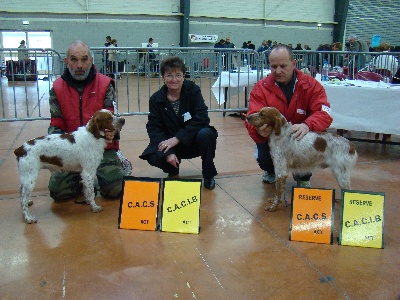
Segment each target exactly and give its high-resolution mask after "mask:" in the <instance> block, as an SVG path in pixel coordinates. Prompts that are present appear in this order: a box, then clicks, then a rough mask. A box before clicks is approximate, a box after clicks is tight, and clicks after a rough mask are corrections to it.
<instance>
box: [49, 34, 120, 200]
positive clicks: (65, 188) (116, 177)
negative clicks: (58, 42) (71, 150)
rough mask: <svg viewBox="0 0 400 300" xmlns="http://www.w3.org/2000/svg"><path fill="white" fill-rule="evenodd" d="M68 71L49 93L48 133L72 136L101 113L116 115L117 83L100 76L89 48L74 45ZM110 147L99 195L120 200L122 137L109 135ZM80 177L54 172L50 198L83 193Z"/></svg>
mask: <svg viewBox="0 0 400 300" xmlns="http://www.w3.org/2000/svg"><path fill="white" fill-rule="evenodd" d="M64 63H65V65H66V68H65V70H64V73H63V75H62V76H61V78H58V79H57V80H55V81H54V83H53V87H52V89H51V90H50V99H49V102H50V114H51V120H50V126H49V130H48V133H49V134H52V133H64V132H68V133H69V132H72V131H75V130H77V129H78V127H80V126H85V125H86V124H87V122H88V121H89V119H90V118H91V117H92V115H93V114H94V113H95V112H96V111H97V110H99V109H103V108H105V109H108V110H110V111H112V112H114V100H115V93H114V86H115V83H114V81H113V80H112V79H111V78H110V77H108V76H105V75H102V74H100V73H97V70H96V68H95V66H94V65H93V57H92V55H91V54H90V49H89V46H88V45H87V44H85V43H84V42H82V41H75V42H73V43H72V44H71V45H70V46H69V47H68V51H67V56H66V57H65V58H64ZM106 137H107V143H108V145H107V147H106V150H105V151H104V155H103V160H102V161H101V163H100V166H99V167H98V169H97V174H96V175H97V179H98V185H99V187H100V194H101V195H102V196H103V197H107V198H118V197H119V196H120V193H121V191H122V180H123V176H124V173H123V169H122V167H121V164H120V160H119V159H118V156H117V150H119V140H118V139H119V137H114V135H113V134H112V133H109V132H107V133H106ZM80 180H81V178H80V173H76V172H54V173H52V174H51V177H50V182H49V190H50V196H51V197H52V198H53V199H54V200H56V201H59V200H63V199H67V198H71V197H76V196H77V195H78V193H79V192H80V191H81V189H82V186H81V184H80Z"/></svg>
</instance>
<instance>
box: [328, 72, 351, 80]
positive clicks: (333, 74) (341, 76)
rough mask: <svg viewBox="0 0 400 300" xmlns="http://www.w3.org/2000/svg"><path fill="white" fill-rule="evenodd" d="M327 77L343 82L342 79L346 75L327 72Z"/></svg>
mask: <svg viewBox="0 0 400 300" xmlns="http://www.w3.org/2000/svg"><path fill="white" fill-rule="evenodd" d="M328 76H329V77H336V78H338V79H340V80H344V79H346V78H347V77H346V75H345V74H344V73H342V72H328Z"/></svg>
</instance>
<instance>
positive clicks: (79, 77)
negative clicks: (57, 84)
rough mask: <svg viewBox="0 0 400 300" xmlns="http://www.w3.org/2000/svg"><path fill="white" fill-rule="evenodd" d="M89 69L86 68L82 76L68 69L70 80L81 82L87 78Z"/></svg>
mask: <svg viewBox="0 0 400 300" xmlns="http://www.w3.org/2000/svg"><path fill="white" fill-rule="evenodd" d="M90 69H91V68H88V69H87V70H86V71H85V73H84V74H83V75H76V74H75V72H74V71H73V70H72V69H71V68H70V67H68V70H69V73H70V74H71V76H72V78H73V79H75V80H79V81H83V80H85V79H86V78H87V77H88V75H89V73H90Z"/></svg>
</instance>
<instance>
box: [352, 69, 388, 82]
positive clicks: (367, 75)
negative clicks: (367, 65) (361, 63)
mask: <svg viewBox="0 0 400 300" xmlns="http://www.w3.org/2000/svg"><path fill="white" fill-rule="evenodd" d="M354 79H357V80H364V81H375V82H379V81H383V76H382V75H381V74H378V73H374V72H365V71H360V72H357V73H356V74H355V75H354Z"/></svg>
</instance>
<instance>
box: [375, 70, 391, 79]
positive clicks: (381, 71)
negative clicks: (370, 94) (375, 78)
mask: <svg viewBox="0 0 400 300" xmlns="http://www.w3.org/2000/svg"><path fill="white" fill-rule="evenodd" d="M376 73H378V74H381V75H382V76H383V77H390V76H391V75H392V72H391V71H390V70H387V69H376Z"/></svg>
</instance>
